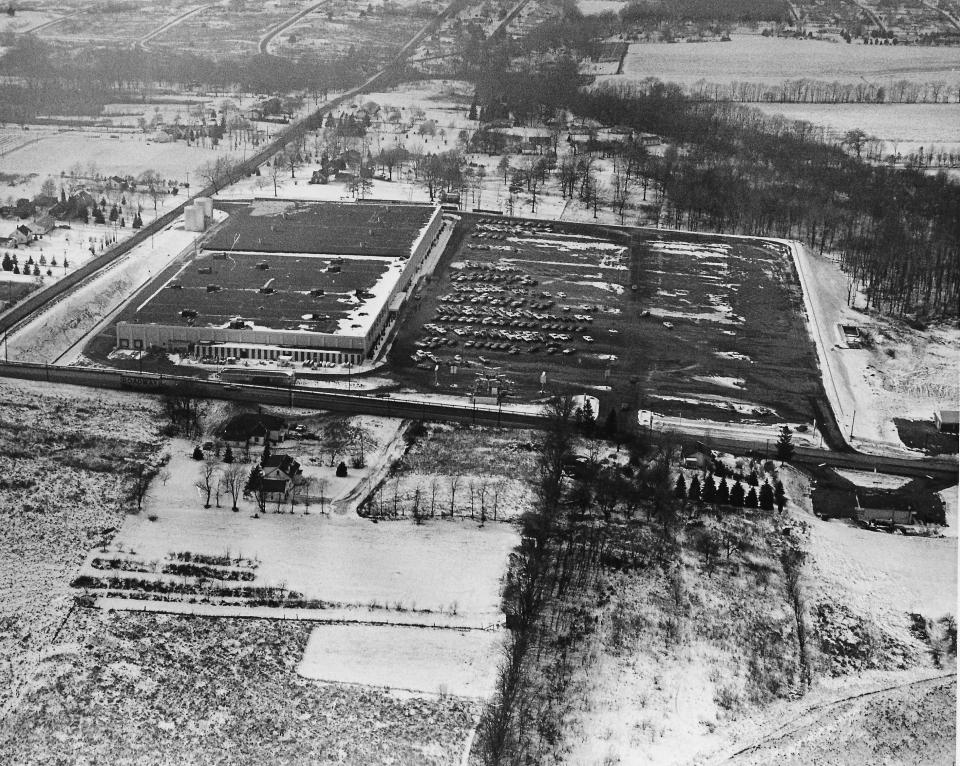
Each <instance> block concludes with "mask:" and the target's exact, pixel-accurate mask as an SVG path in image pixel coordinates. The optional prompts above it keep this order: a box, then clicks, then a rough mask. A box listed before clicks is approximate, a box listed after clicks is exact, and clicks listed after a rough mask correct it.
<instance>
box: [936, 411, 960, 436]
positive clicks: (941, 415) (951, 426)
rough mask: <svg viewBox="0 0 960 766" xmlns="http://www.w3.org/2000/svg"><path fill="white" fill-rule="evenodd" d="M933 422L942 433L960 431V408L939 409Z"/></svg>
mask: <svg viewBox="0 0 960 766" xmlns="http://www.w3.org/2000/svg"><path fill="white" fill-rule="evenodd" d="M933 422H934V423H935V424H936V426H937V430H938V431H939V432H940V433H942V434H956V433H960V410H937V411H936V412H934V413H933Z"/></svg>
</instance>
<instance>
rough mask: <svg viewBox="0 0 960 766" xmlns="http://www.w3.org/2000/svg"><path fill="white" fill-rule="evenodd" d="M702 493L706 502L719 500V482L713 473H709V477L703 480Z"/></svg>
mask: <svg viewBox="0 0 960 766" xmlns="http://www.w3.org/2000/svg"><path fill="white" fill-rule="evenodd" d="M700 495H701V497H702V498H703V502H705V503H715V502H717V482H716V480H715V479H714V478H713V474H712V473H708V474H707V478H706V479H704V480H703V489H702V490H701V492H700Z"/></svg>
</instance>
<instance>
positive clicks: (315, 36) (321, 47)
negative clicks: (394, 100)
mask: <svg viewBox="0 0 960 766" xmlns="http://www.w3.org/2000/svg"><path fill="white" fill-rule="evenodd" d="M441 8H442V5H440V4H439V3H435V4H432V5H431V6H428V7H427V8H424V7H423V6H421V5H420V4H418V3H410V2H405V3H391V4H390V7H389V10H387V6H386V5H384V6H383V7H380V8H376V9H373V10H371V6H370V5H369V4H368V3H364V2H361V1H360V0H345V1H344V0H341V1H340V2H328V3H326V4H324V5H323V6H321V7H320V8H318V9H317V10H316V11H313V12H312V13H309V14H307V15H306V16H304V17H303V18H302V19H301V20H300V21H298V22H296V23H295V24H294V25H293V26H291V27H288V28H287V29H285V30H284V31H283V32H281V33H280V34H279V35H277V37H275V38H274V39H273V41H271V43H270V52H271V53H272V54H273V55H276V56H284V57H286V58H291V59H296V58H301V57H303V56H310V57H311V58H314V57H317V58H319V59H320V60H327V61H332V60H336V59H340V58H341V57H343V56H346V55H347V54H348V53H350V52H351V51H356V50H357V48H358V47H359V48H360V50H361V52H362V57H363V64H364V66H366V67H368V68H373V69H376V68H379V67H381V66H383V65H384V64H386V63H387V62H388V61H389V60H390V59H392V58H393V57H394V56H395V55H396V54H397V53H398V52H399V51H400V48H402V47H403V45H404V44H406V42H407V41H408V40H409V39H410V38H412V37H413V36H414V34H416V32H417V30H419V29H420V28H421V27H422V26H423V25H424V24H425V23H427V21H428V20H429V18H430V16H429V14H432V13H434V12H439V10H440V9H441Z"/></svg>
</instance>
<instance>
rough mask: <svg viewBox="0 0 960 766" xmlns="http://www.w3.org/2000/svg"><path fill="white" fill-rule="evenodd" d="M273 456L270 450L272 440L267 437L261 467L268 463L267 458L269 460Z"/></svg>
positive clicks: (261, 457)
mask: <svg viewBox="0 0 960 766" xmlns="http://www.w3.org/2000/svg"><path fill="white" fill-rule="evenodd" d="M271 454H273V453H272V451H271V449H270V438H269V437H267V438H266V439H265V440H264V442H263V454H262V455H261V456H260V465H263V464H264V463H266V462H267V458H269V457H270V455H271Z"/></svg>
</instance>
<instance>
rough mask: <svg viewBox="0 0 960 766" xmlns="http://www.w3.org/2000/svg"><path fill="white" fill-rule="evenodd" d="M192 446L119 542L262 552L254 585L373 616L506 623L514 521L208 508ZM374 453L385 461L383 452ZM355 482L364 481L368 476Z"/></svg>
mask: <svg viewBox="0 0 960 766" xmlns="http://www.w3.org/2000/svg"><path fill="white" fill-rule="evenodd" d="M381 420H383V419H381ZM380 444H381V447H380V449H381V453H382V451H383V450H384V449H385V448H386V446H388V444H389V443H388V442H385V441H384V440H383V439H382V438H381V441H380ZM191 450H192V447H191V445H190V443H188V442H186V441H184V440H175V441H174V442H173V443H172V445H171V449H170V453H171V458H170V462H169V464H168V465H167V466H166V475H167V476H168V478H166V480H165V481H164V480H162V479H161V480H159V481H156V482H155V483H154V485H153V486H152V489H151V495H150V496H149V497H148V498H147V499H146V501H145V502H144V509H143V512H142V513H140V514H138V515H135V516H129V517H128V518H127V520H126V521H125V523H124V525H123V527H122V528H121V530H120V531H119V532H118V534H117V536H116V538H115V539H114V543H113V547H114V548H115V549H121V548H122V549H124V550H127V551H129V550H131V549H132V550H134V551H136V555H137V557H138V558H139V559H142V560H146V561H153V560H163V559H165V558H166V557H167V555H168V554H170V553H175V552H183V551H190V552H192V553H205V554H210V555H221V554H223V553H225V552H227V551H229V552H230V553H231V554H232V555H233V556H243V557H247V558H256V559H258V560H259V562H260V564H259V566H258V568H257V570H256V580H255V581H254V583H253V584H254V585H265V586H279V585H284V586H285V587H287V588H289V589H291V590H295V591H299V592H301V593H303V594H304V595H305V597H306V598H308V599H319V600H323V601H327V602H333V603H339V604H343V605H349V606H359V607H371V609H372V610H373V613H374V617H373V618H372V619H375V618H376V612H377V611H379V610H383V609H387V610H395V611H408V612H411V613H412V612H413V611H414V610H416V609H429V610H431V611H435V612H445V613H454V612H455V613H456V614H458V615H462V616H463V617H468V618H470V620H471V622H472V624H474V625H476V626H480V627H486V626H489V625H491V624H497V623H498V622H499V621H500V617H499V615H500V597H499V592H500V588H499V580H500V576H501V574H502V573H503V572H504V571H505V568H506V561H507V556H508V554H509V552H510V550H511V549H512V548H513V547H514V546H515V545H516V544H517V541H518V537H517V533H516V531H515V530H514V529H513V527H511V526H510V525H507V524H488V525H487V526H485V527H484V528H482V529H480V528H478V526H477V524H476V523H471V522H469V521H448V520H445V521H442V522H441V521H439V520H436V521H432V522H430V523H427V524H424V525H422V526H417V525H415V524H414V523H413V522H412V521H410V520H400V521H396V522H381V523H379V524H378V523H373V522H371V521H367V520H364V519H361V518H359V517H358V516H356V514H355V513H354V512H352V509H350V510H349V511H347V509H343V510H344V512H343V513H339V512H338V513H332V514H327V515H322V514H320V513H319V507H318V505H317V504H316V503H314V504H313V506H312V507H311V511H310V515H305V514H303V513H302V512H299V511H298V512H297V513H295V514H290V513H289V512H284V513H279V514H277V513H274V512H272V511H273V510H274V508H273V504H272V503H271V504H269V505H268V512H267V513H265V514H262V515H261V516H260V518H253V516H254V514H255V512H256V507H255V505H254V503H253V502H251V501H244V502H242V503H241V504H240V507H241V511H240V512H239V513H234V512H232V511H230V502H229V499H228V498H226V497H223V498H221V505H222V506H223V507H221V508H219V509H218V508H215V507H211V508H209V509H204V508H203V502H202V498H201V497H200V496H199V493H198V490H197V489H196V488H195V487H194V482H195V481H196V480H197V479H198V478H199V468H198V464H197V463H196V462H194V461H193V460H192V459H191V457H190V451H191ZM281 450H282V451H284V452H289V453H290V454H293V455H294V456H295V457H296V456H297V455H298V452H297V447H296V445H293V446H291V445H284V446H282V447H278V448H277V449H276V450H275V451H276V452H280V451H281ZM368 458H369V459H370V461H371V465H372V466H374V467H375V466H376V465H377V463H378V461H377V458H376V456H375V455H368ZM304 465H305V471H306V473H307V474H308V475H309V474H311V473H317V474H318V475H322V476H323V477H324V478H330V477H332V475H333V469H331V468H328V467H322V468H321V467H317V466H315V465H314V464H312V463H309V462H306V463H304ZM374 469H375V468H373V467H372V468H371V469H370V470H374ZM355 473H356V472H355V471H354V470H353V469H351V471H350V474H351V475H353V474H355ZM352 483H353V486H356V485H357V483H358V479H357V478H356V477H354V478H353V479H352ZM349 492H350V489H349V487H347V486H346V485H344V486H337V485H335V484H334V483H332V482H331V486H330V487H329V489H328V493H329V494H328V497H336V496H338V495H343V494H345V493H346V494H349ZM354 507H355V504H354ZM284 510H287V508H286V507H285V508H284ZM150 517H156V520H155V521H151V520H150ZM96 553H97V552H92V553H91V557H92V556H93V555H95V554H96ZM101 555H102V554H101ZM85 571H87V572H88V573H89V574H96V573H97V570H93V569H87V570H85Z"/></svg>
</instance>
